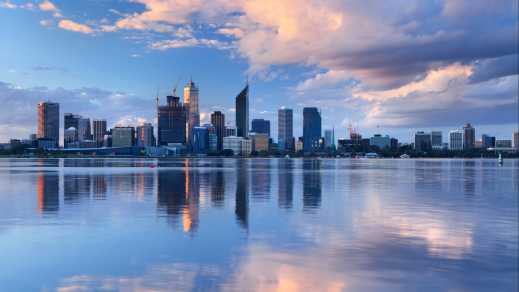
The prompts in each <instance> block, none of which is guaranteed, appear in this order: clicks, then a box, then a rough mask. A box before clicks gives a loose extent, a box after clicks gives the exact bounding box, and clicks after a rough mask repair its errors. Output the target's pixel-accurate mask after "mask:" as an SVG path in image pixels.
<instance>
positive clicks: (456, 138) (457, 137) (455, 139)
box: [449, 130, 463, 151]
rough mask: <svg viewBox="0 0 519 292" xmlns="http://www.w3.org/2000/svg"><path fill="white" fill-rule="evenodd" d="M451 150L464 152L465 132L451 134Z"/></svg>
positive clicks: (452, 132)
mask: <svg viewBox="0 0 519 292" xmlns="http://www.w3.org/2000/svg"><path fill="white" fill-rule="evenodd" d="M449 149H450V150H454V151H461V150H463V131H461V130H454V131H450V132H449Z"/></svg>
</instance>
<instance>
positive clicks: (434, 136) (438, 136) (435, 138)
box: [431, 131, 443, 150]
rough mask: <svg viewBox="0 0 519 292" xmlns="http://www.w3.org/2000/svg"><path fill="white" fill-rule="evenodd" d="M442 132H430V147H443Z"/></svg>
mask: <svg viewBox="0 0 519 292" xmlns="http://www.w3.org/2000/svg"><path fill="white" fill-rule="evenodd" d="M442 136H443V134H442V132H441V131H432V132H431V145H432V149H436V150H439V149H442V147H443V138H442Z"/></svg>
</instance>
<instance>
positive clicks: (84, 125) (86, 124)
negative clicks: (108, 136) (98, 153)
mask: <svg viewBox="0 0 519 292" xmlns="http://www.w3.org/2000/svg"><path fill="white" fill-rule="evenodd" d="M77 132H78V140H79V142H82V141H85V140H92V128H91V126H90V118H83V117H81V118H80V119H79V120H78V128H77Z"/></svg>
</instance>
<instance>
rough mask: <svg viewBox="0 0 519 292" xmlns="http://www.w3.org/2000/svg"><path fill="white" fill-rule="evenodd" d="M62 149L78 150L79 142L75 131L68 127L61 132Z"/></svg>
mask: <svg viewBox="0 0 519 292" xmlns="http://www.w3.org/2000/svg"><path fill="white" fill-rule="evenodd" d="M63 147H65V148H78V147H79V141H78V139H77V129H76V128H74V127H69V128H68V129H66V130H65V131H64V132H63Z"/></svg>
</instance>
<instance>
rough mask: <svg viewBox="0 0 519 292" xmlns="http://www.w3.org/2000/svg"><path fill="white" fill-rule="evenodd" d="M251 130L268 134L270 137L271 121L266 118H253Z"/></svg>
mask: <svg viewBox="0 0 519 292" xmlns="http://www.w3.org/2000/svg"><path fill="white" fill-rule="evenodd" d="M251 132H254V133H261V134H267V136H268V137H269V138H270V121H269V120H265V119H253V120H252V127H251Z"/></svg>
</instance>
